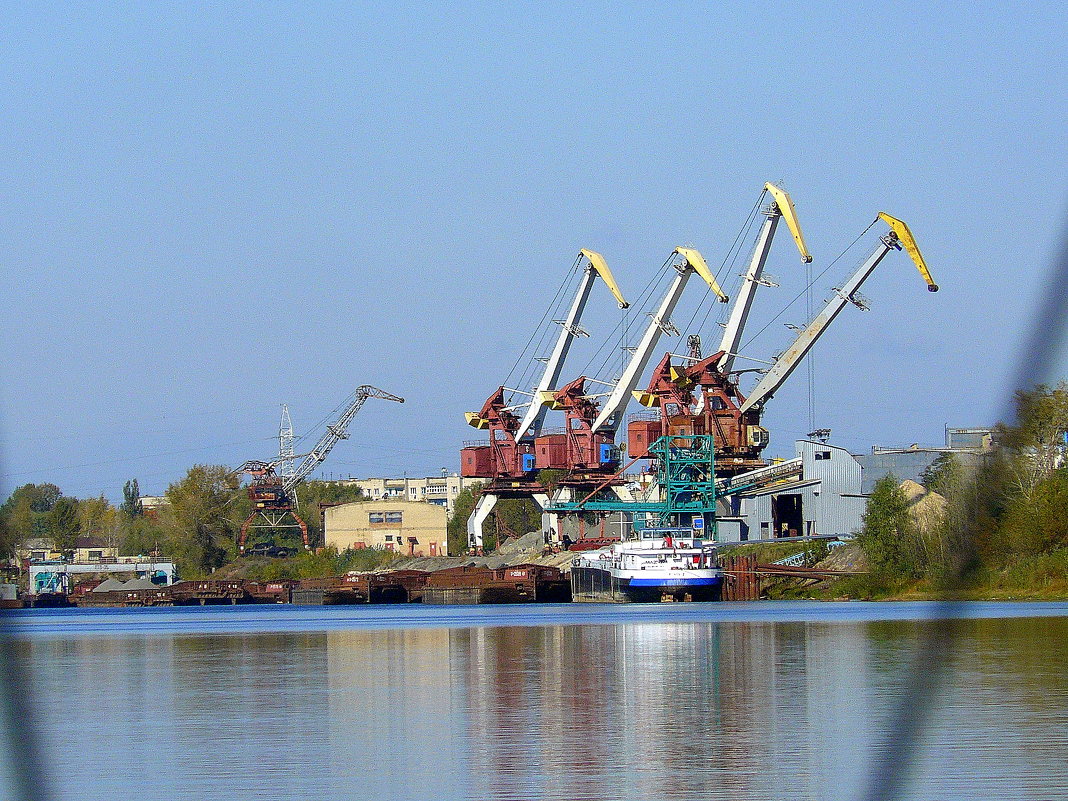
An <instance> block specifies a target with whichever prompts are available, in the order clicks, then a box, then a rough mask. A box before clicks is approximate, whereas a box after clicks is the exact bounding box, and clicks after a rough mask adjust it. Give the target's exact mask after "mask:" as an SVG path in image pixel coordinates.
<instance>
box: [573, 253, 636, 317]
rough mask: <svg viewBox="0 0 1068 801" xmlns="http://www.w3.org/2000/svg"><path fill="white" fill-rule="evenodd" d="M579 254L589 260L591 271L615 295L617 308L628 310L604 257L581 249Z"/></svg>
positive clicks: (628, 306) (627, 304)
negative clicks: (593, 271)
mask: <svg viewBox="0 0 1068 801" xmlns="http://www.w3.org/2000/svg"><path fill="white" fill-rule="evenodd" d="M579 253H580V254H581V255H583V256H585V257H586V258H587V259H588V260H589V262H590V264H591V265H593V269H594V270H596V271H597V275H599V276H601V278H603V279H604V282H605V285H606V286H607V287H608V290H609V291H610V292H611V293H612V294H613V295H615V298H616V303H618V304H619V308H621V309H629V308H630V304H629V303H627V301H626V300H624V299H623V293H622V292H621V291H620V290H619V284H617V283H616V279H615V278H614V277H613V275H612V271H611V270H609V269H608V262H606V261H605V260H604V256H602V255H601V254H600V253H597V252H595V251H592V250H586V248H582V250H580V251H579Z"/></svg>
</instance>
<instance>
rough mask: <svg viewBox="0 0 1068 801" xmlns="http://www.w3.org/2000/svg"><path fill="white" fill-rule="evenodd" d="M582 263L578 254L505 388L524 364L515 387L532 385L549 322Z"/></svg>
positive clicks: (558, 312)
mask: <svg viewBox="0 0 1068 801" xmlns="http://www.w3.org/2000/svg"><path fill="white" fill-rule="evenodd" d="M581 262H582V254H581V253H580V254H579V255H578V256H577V257H576V260H575V262H574V263H572V264H571V267H570V269H569V270H568V271H567V272H566V273H565V276H564V280H563V281H562V282H561V284H560V286H559V287H557V288H556V294H555V295H554V296H553V298H552V300H551V301H550V302H549V305H548V307H546V310H545V313H544V314H543V315H541V319H540V320H538V323H537V325H536V326H535V327H534V330H533V331H532V332H531V335H530V337H529V339H528V340H527V344H525V345H524V346H523V348H522V350H520V351H519V356H517V357H516V361H515V362H514V363H513V365H512V370H509V371H508V375H507V376H506V377H505V379H504V383H505V386H507V384H508V383H511V382H512V378H513V376H514V375H515V372H516V368H517V367H518V366H519V365H520V364H521V363H523V360H524V359H525V363H524V365H523V368H522V373H521V374H519V376H518V379H517V380H516V382H515V383H516V386H517V387H525V386H527V384H528V383H533V375H532V374H536V372H537V364H538V358H537V355H538V354H539V352H541V350H543V349H544V348H545V344H546V340H548V339H551V336H550V334H551V326H550V325H549V321H550V320H554V319H557V318H559V317H560V316H561V311H562V310H563V308H564V305H565V304H566V302H567V298H568V296H569V294H570V293H569V289H570V288H571V287H572V283H574V281H575V279H576V278H580V276H581V271H580V270H578V266H579V264H580V263H581ZM515 394H516V393H515V392H512V393H509V395H508V398H507V403H508V404H509V405H511V404H512V403H513V400H514V398H515Z"/></svg>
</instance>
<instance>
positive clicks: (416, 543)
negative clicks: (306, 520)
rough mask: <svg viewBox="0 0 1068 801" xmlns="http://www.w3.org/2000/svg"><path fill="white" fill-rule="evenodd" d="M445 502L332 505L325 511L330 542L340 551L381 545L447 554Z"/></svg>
mask: <svg viewBox="0 0 1068 801" xmlns="http://www.w3.org/2000/svg"><path fill="white" fill-rule="evenodd" d="M447 520H448V514H447V513H446V511H445V507H444V506H437V505H435V504H432V503H426V502H424V501H407V500H402V499H400V498H387V499H385V500H377V501H357V502H355V503H343V504H340V505H339V506H330V507H327V508H326V509H325V510H324V513H323V533H324V535H325V539H326V544H327V545H328V546H329V545H333V546H334V547H335V548H337V549H338V550H339V551H344V550H346V549H349V548H354V549H359V548H381V549H383V550H387V551H396V552H397V553H402V554H405V555H407V556H447V555H448V536H447Z"/></svg>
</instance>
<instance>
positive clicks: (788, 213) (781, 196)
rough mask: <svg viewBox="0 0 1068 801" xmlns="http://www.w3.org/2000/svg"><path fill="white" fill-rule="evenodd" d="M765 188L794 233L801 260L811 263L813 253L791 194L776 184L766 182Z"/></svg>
mask: <svg viewBox="0 0 1068 801" xmlns="http://www.w3.org/2000/svg"><path fill="white" fill-rule="evenodd" d="M764 189H765V191H767V193H768V194H769V195H771V196H772V198H774V200H775V205H776V206H778V207H779V213H780V214H782V217H783V219H784V220H786V225H787V226H788V227H789V229H790V233H791V234H793V235H794V243H795V244H796V245H797V250H798V251H799V252H800V253H801V261H803V262H804V263H805V264H809V263H811V261H812V254H810V253H809V252H808V247H807V246H806V245H805V237H804V236H802V234H801V223H800V222H798V219H797V211H796V210H795V209H794V202H793V201H792V200H790V196H789V195H788V194H786V191H785V190H783V189H780V188H779V187H777V186H776V185H775V184H772V183H767V184H764Z"/></svg>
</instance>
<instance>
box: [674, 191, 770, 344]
mask: <svg viewBox="0 0 1068 801" xmlns="http://www.w3.org/2000/svg"><path fill="white" fill-rule="evenodd" d="M767 193H768V190H767V189H764V190H762V191H761V192H760V197H758V198H757V201H756V203H754V204H753V207H752V208H751V209H750V210H749V216H748V217H746V218H745V222H744V223H742V227H741V228H740V229H738V234H737V235H736V236H735V237H734V242H733V243H732V244H731V247H730V250H728V251H727V255H726V256H724V257H723V261H722V262H721V263H720V265H719V269H718V270H717V271H716V282H717V283H719V284H720V285H721V286H722V282H721V281H720V276H721V275H722V274H723V271H724V269H726V268H727V262H728V260H730V269H731V270H733V269H734V267H735V265H736V264H737V263H738V257H739V256H741V254H742V249H741V246H740V243H741V242H742V241H743V240H744V239H746V238H748V236H749V232H750V231H751V230H752V228H753V223H754V221H755V220H756V215H757V212H758V211H759V210H760V205H761V204H762V203H763V202H764V197H765V196H766V195H767ZM756 247H757V245H756V243H755V242H754V243H753V250H754V251H755V250H756ZM732 253H733V254H734V256H733V258H732V257H731V254H732ZM740 291H741V280H739V281H738V282H737V283H736V284H732V286H731V297H735V296H736V295H737V293H738V292H740ZM711 294H712V287H705V294H704V296H703V297H702V298H701V302H700V303H698V304H697V307H696V308H695V309H694V310H693V314H692V315H691V316H690V319H689V320H688V321H687V323H686V328H685V330H683V331H682V333H681V337H680V338H683V337H685V336H687V335H688V334H689V333H690V332H691V331H693V332H694V333H700V332H701V331H703V330H704V327H705V325H706V324H707V323H708V318H709V315H711V314H712V309H714V308H716V307H717V306H719V307H721V308H720V309H719V311H720V313H722V312H723V311H724V309H723V308H722V306H723V305H724V304H719V303H710V302H709V296H710V295H711ZM702 307H704V308H705V316H704V317H702V318H701V324H700V325H699V326H697V329H696V331H694V328H693V321H694V320H695V319H696V318H697V315H698V314H699V313H700V312H701V308H702Z"/></svg>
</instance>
